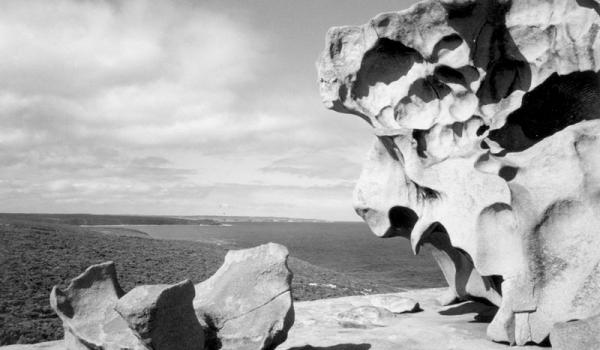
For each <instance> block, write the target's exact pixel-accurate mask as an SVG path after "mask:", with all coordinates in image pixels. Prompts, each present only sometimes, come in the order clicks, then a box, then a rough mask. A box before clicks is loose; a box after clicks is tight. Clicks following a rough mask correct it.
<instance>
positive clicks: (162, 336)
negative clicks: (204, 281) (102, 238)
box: [115, 280, 204, 350]
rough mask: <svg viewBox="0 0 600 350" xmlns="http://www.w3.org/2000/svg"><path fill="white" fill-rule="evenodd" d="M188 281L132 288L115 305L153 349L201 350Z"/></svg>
mask: <svg viewBox="0 0 600 350" xmlns="http://www.w3.org/2000/svg"><path fill="white" fill-rule="evenodd" d="M194 295H195V291H194V285H193V284H192V282H191V281H190V280H185V281H183V282H180V283H178V284H174V285H164V284H163V285H145V286H139V287H136V288H134V289H132V290H131V291H130V292H129V293H127V294H125V296H123V297H122V298H121V299H119V301H118V302H117V305H116V308H115V309H116V311H117V312H118V313H119V315H121V317H123V318H124V319H125V321H127V324H128V325H129V328H131V329H132V330H133V331H134V332H135V333H136V335H137V336H138V337H139V338H140V340H141V341H142V342H143V343H144V344H145V345H146V346H148V347H149V348H150V349H153V350H202V349H204V332H203V330H202V327H201V326H200V323H199V322H198V319H197V318H196V314H195V312H194V308H193V305H192V302H193V299H194Z"/></svg>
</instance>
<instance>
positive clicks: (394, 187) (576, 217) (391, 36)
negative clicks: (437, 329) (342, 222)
mask: <svg viewBox="0 0 600 350" xmlns="http://www.w3.org/2000/svg"><path fill="white" fill-rule="evenodd" d="M599 14H600V4H599V3H598V2H597V1H593V0H519V1H516V0H515V1H509V0H481V1H473V0H443V1H442V0H439V1H423V2H421V3H418V4H416V5H414V6H413V7H411V8H409V9H408V10H405V11H401V12H394V13H384V14H381V15H378V16H376V17H375V18H373V19H372V20H371V21H370V22H369V23H367V24H365V25H362V26H349V27H336V28H332V29H330V30H329V32H328V33H327V38H326V47H325V51H324V52H323V54H322V55H321V57H320V59H319V61H318V64H317V66H318V71H319V77H320V90H321V95H322V97H323V100H324V103H325V104H326V105H327V107H329V108H331V109H334V110H336V111H338V112H342V113H350V114H355V115H358V116H359V117H361V118H363V119H364V120H366V121H367V122H368V123H369V124H370V125H371V126H372V127H373V129H374V133H375V135H376V136H377V140H376V142H375V144H374V146H373V149H372V150H371V152H370V154H369V157H368V159H367V161H366V164H365V166H364V170H363V172H362V175H361V177H360V180H359V183H358V185H357V187H356V190H355V193H354V197H355V207H356V210H357V213H358V214H359V215H361V216H362V217H363V219H364V220H365V221H366V222H367V223H368V224H369V225H370V227H371V229H372V230H373V232H374V233H375V234H377V235H379V236H382V237H390V236H404V237H406V238H408V239H410V241H411V244H412V246H413V249H414V251H415V252H416V253H418V251H419V249H420V247H422V246H424V245H428V246H431V248H432V251H433V254H434V257H435V258H436V260H437V262H438V264H439V265H440V267H441V269H442V271H443V273H444V275H445V277H446V279H447V280H448V283H449V285H450V291H449V294H447V295H446V296H444V298H443V299H444V300H443V301H444V302H445V303H449V302H451V301H453V299H456V298H462V299H465V298H484V299H487V300H489V301H490V302H492V303H494V304H496V305H499V306H500V309H499V311H498V313H497V315H496V317H495V318H494V320H493V321H492V323H491V324H490V326H489V327H488V335H489V336H490V337H491V338H492V339H494V340H497V341H507V342H510V343H516V344H519V345H521V344H525V343H527V342H535V343H539V342H542V341H543V340H544V339H546V338H547V337H548V334H549V332H550V330H551V328H552V326H553V324H554V323H556V322H564V321H568V320H572V319H582V318H586V317H589V316H592V315H595V314H598V313H600V264H599V263H600V249H599V247H600V155H599V152H600V139H599V135H600V120H598V118H599V117H600V108H599V107H600V83H599V79H598V70H599V69H600V67H599V64H600V40H599V39H600V16H599Z"/></svg>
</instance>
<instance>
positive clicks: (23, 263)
mask: <svg viewBox="0 0 600 350" xmlns="http://www.w3.org/2000/svg"><path fill="white" fill-rule="evenodd" d="M34 219H36V218H34ZM37 219H38V220H34V221H27V220H25V219H24V218H23V217H19V218H14V217H13V219H7V217H6V216H2V215H0V223H1V224H0V247H2V249H0V262H1V263H2V265H3V268H2V269H0V280H2V281H3V286H4V287H3V288H2V289H0V309H1V310H3V314H2V320H3V323H4V325H3V327H1V329H0V345H8V344H15V343H17V342H20V343H37V342H40V341H48V340H54V339H60V338H62V336H63V329H62V325H61V322H60V320H59V319H58V317H57V316H56V315H55V314H54V311H53V310H52V309H51V308H50V305H49V302H48V296H49V293H50V290H51V288H52V287H53V286H54V285H60V286H63V287H64V286H66V284H68V283H69V281H70V280H71V279H72V278H74V277H76V276H78V275H79V274H80V273H81V272H83V271H84V270H85V269H86V268H87V267H88V266H90V265H92V264H97V263H100V262H104V261H114V262H115V264H116V266H117V272H118V276H119V283H120V284H121V286H122V287H123V289H124V290H125V291H127V290H131V289H132V288H133V287H134V286H136V285H141V284H164V283H176V282H179V281H182V280H184V279H188V278H189V279H190V280H192V281H193V282H194V283H198V282H201V281H203V280H205V279H207V278H208V277H209V276H210V275H212V274H213V273H214V272H215V271H216V270H217V269H218V268H219V267H220V266H221V264H222V262H223V257H224V256H225V253H226V252H227V249H225V247H223V246H219V245H217V244H211V243H206V242H198V241H183V240H182V241H176V240H162V239H161V240H159V239H152V237H151V236H149V235H148V234H145V233H142V234H140V233H139V232H136V230H133V229H127V228H124V227H122V226H120V224H119V225H118V226H113V227H109V228H107V230H109V231H110V230H113V232H106V231H105V232H102V227H81V226H77V225H66V224H62V223H54V222H50V223H48V222H41V221H40V220H39V217H38V218H37ZM288 265H289V266H290V269H291V270H292V271H293V273H294V278H293V280H292V288H293V296H294V300H315V299H323V298H331V297H338V296H349V295H364V294H374V293H384V292H389V291H388V290H385V289H382V288H381V287H378V286H375V285H373V283H371V282H369V281H367V280H362V279H359V278H355V277H350V276H347V275H344V274H343V273H339V272H336V271H333V270H330V269H327V268H323V267H320V266H316V265H313V264H311V263H309V262H307V261H303V260H300V259H297V258H295V257H293V256H292V257H290V258H289V260H288Z"/></svg>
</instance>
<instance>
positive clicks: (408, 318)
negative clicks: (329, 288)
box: [0, 288, 549, 350]
mask: <svg viewBox="0 0 600 350" xmlns="http://www.w3.org/2000/svg"><path fill="white" fill-rule="evenodd" d="M445 291H446V288H436V289H421V290H413V291H408V292H403V293H396V294H385V295H366V296H353V297H344V298H335V299H322V300H315V301H303V302H296V303H294V308H295V310H296V322H295V323H294V326H293V327H292V329H291V330H290V331H289V333H288V339H287V341H286V342H284V343H283V344H281V345H280V346H278V347H277V349H278V350H279V349H281V350H311V349H313V348H316V349H319V350H451V349H453V350H510V349H514V348H511V347H509V346H508V345H504V344H498V343H494V342H492V341H490V340H488V339H487V337H486V335H485V329H486V327H487V325H488V323H487V322H488V321H489V320H490V319H491V317H492V316H493V312H494V310H495V308H493V307H490V306H486V305H483V304H479V303H473V302H465V303H461V304H455V305H451V306H441V305H440V304H439V303H438V302H437V301H436V299H437V298H439V297H440V296H441V295H443V294H444V292H445ZM388 295H392V296H399V297H407V298H411V299H414V300H416V301H418V302H419V303H420V305H421V309H423V311H420V312H416V313H404V314H397V315H396V316H395V317H394V318H393V319H391V320H389V323H388V324H389V325H388V326H385V327H374V328H368V329H360V328H344V327H342V326H341V325H340V324H339V323H338V319H337V317H338V314H340V313H342V312H346V311H348V310H351V309H353V308H356V307H360V306H369V305H373V303H374V302H373V301H374V300H377V299H379V298H381V297H383V296H388ZM375 303H377V302H375ZM61 345H62V341H56V342H47V343H39V344H33V345H11V346H7V347H0V349H2V350H64V348H63V347H62V346H61ZM518 349H519V350H526V349H528V350H532V349H538V350H541V349H549V348H540V347H537V346H523V347H519V348H518Z"/></svg>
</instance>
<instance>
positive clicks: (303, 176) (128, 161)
mask: <svg viewBox="0 0 600 350" xmlns="http://www.w3.org/2000/svg"><path fill="white" fill-rule="evenodd" d="M277 34H278V33H270V34H268V35H267V34H266V33H264V32H261V31H260V29H257V28H256V26H255V25H253V24H252V23H251V21H245V20H244V18H243V17H240V16H238V17H235V18H234V17H232V16H230V15H226V14H223V13H219V12H215V10H212V9H209V8H207V7H206V6H204V4H203V3H202V2H192V1H172V2H171V1H166V0H164V1H150V0H131V1H123V2H113V1H76V0H55V1H45V0H31V1H17V0H8V1H4V2H3V3H2V11H0V81H1V82H2V84H0V193H2V195H3V198H5V200H3V203H1V204H0V211H92V212H129V213H132V212H138V213H153V214H157V213H161V212H163V213H172V214H201V213H202V210H209V209H210V208H211V205H213V204H210V203H230V205H231V209H232V210H238V212H237V213H238V214H243V212H244V210H246V211H247V212H248V213H250V212H251V211H253V210H254V211H257V212H260V214H261V215H278V213H277V212H273V211H274V210H277V209H278V208H287V209H285V210H284V211H285V213H283V212H282V213H281V215H284V214H285V215H292V216H307V215H313V214H315V215H317V214H319V213H321V217H323V216H326V217H330V216H331V215H330V214H326V213H325V212H323V211H318V210H316V209H314V208H316V206H315V203H320V204H318V205H321V206H323V205H329V206H334V205H341V203H342V200H341V199H340V200H338V198H346V197H348V198H349V196H350V191H349V190H348V191H347V193H346V192H343V193H342V194H340V193H339V192H338V193H336V194H334V192H335V191H336V190H337V191H340V190H341V189H340V187H339V186H340V184H343V186H344V189H343V190H344V191H346V190H347V189H346V187H349V186H348V181H349V180H350V179H351V178H352V173H353V172H356V176H358V171H357V169H358V163H359V162H358V161H359V159H356V157H357V156H360V157H362V154H363V152H364V150H365V149H366V146H367V145H368V144H369V142H370V137H368V134H367V132H366V130H367V128H366V126H365V128H364V131H365V133H364V135H361V134H359V133H358V132H357V130H360V128H358V127H355V125H358V124H359V121H354V122H349V123H350V124H349V125H353V126H351V127H348V128H346V129H344V132H340V127H339V123H340V122H341V121H342V120H344V121H345V120H347V118H349V117H346V116H342V117H338V118H335V117H332V116H331V115H332V114H331V115H330V117H329V118H324V117H323V115H324V114H326V113H328V112H326V111H324V109H323V108H322V107H321V106H320V105H319V103H318V101H319V99H318V97H317V96H316V91H317V90H316V85H315V87H314V90H310V91H307V90H306V89H304V90H302V89H297V87H295V86H294V83H293V76H294V67H293V66H290V67H285V68H286V69H288V70H289V71H288V72H285V73H286V74H288V75H285V76H284V75H283V74H280V73H281V72H277V71H272V70H271V69H272V67H273V65H272V64H271V63H272V62H273V60H276V59H278V56H277V50H278V47H277V46H276V43H274V42H273V41H272V39H273V38H274V37H276V36H277ZM279 39H281V38H279ZM309 64H310V65H312V62H310V63H309ZM280 66H281V65H280ZM282 79H291V81H287V82H286V83H285V84H282V83H281V80H282ZM311 88H312V87H311ZM352 123H354V124H352ZM325 150H326V151H325ZM355 160H356V161H355ZM224 183H227V184H230V185H222V184H224ZM220 184H221V185H220ZM236 186H250V187H240V188H244V191H246V193H247V194H248V197H247V200H244V203H245V204H244V207H243V208H242V206H241V204H239V203H238V204H234V203H235V201H236V198H237V197H236V195H235V191H236V190H237V189H239V188H236ZM314 186H321V187H318V188H319V189H314V188H313V187H314ZM248 188H251V189H252V190H250V189H248ZM282 188H285V190H283V189H282ZM309 188H310V190H306V189H309ZM324 189H327V190H324ZM286 193H293V194H294V196H293V198H292V197H289V199H288V198H286V195H285V194H286ZM309 193H312V194H313V195H314V196H312V195H308V194H309ZM211 196H212V197H211ZM315 196H316V197H315ZM319 196H321V197H319ZM325 197H326V198H325ZM327 198H336V199H327ZM250 199H252V200H254V201H255V202H254V203H253V202H251V201H250ZM288 200H289V201H290V202H289V203H287V201H288ZM344 200H346V199H344ZM205 201H209V202H208V203H207V202H205ZM213 201H215V202H213ZM278 201H279V204H277V203H278ZM283 202H286V204H285V205H283V206H282V203H283ZM344 203H345V204H344V206H343V207H344V208H349V205H350V204H349V203H350V200H349V199H348V200H347V201H346V202H344ZM236 205H237V206H236ZM259 206H260V207H261V208H262V209H260V210H259V209H257V208H258V207H259ZM235 208H237V209H235ZM244 208H245V209H244ZM321 209H322V210H325V211H327V209H326V208H325V207H323V208H321ZM329 210H330V211H336V210H337V209H335V210H332V209H329ZM294 213H296V215H293V214H294ZM336 213H338V214H339V213H340V212H338V211H336ZM341 213H344V214H340V215H341V216H342V217H344V218H348V217H351V216H350V215H347V214H345V213H346V211H345V210H344V211H342V212H341ZM336 215H337V214H336Z"/></svg>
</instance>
